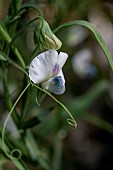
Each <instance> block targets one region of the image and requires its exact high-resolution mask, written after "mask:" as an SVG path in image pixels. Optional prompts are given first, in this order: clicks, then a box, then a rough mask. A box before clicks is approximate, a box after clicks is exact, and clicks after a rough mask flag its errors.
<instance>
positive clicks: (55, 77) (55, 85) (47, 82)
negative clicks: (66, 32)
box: [29, 50, 68, 94]
mask: <svg viewBox="0 0 113 170" xmlns="http://www.w3.org/2000/svg"><path fill="white" fill-rule="evenodd" d="M67 58H68V55H67V54H66V53H64V52H60V53H59V54H58V52H57V51H55V50H48V51H45V52H43V53H41V54H39V55H38V56H37V57H35V58H34V59H33V60H32V62H31V64H30V67H29V77H30V79H31V80H32V81H33V82H34V83H35V84H40V83H41V84H42V86H43V88H45V89H46V90H48V91H49V92H52V93H55V94H63V93H64V91H65V79H64V75H63V72H62V67H63V65H64V64H65V62H66V60H67Z"/></svg>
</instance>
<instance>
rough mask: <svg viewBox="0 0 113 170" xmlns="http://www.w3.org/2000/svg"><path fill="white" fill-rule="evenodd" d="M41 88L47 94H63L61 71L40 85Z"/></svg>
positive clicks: (63, 86) (63, 84)
mask: <svg viewBox="0 0 113 170" xmlns="http://www.w3.org/2000/svg"><path fill="white" fill-rule="evenodd" d="M42 86H43V87H44V88H45V89H46V90H48V91H49V92H52V93H55V94H63V93H64V92H65V79H64V75H63V73H62V70H61V71H60V73H59V74H58V75H57V76H56V77H54V78H51V79H49V80H48V81H47V82H44V83H42Z"/></svg>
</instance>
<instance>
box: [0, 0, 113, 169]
mask: <svg viewBox="0 0 113 170" xmlns="http://www.w3.org/2000/svg"><path fill="white" fill-rule="evenodd" d="M56 4H57V5H58V6H60V10H61V6H62V4H65V3H64V1H56ZM65 5H66V4H65ZM29 10H32V11H33V12H35V17H31V18H30V17H27V15H28V14H27V12H28V11H29ZM65 10H67V9H66V6H65V8H64V9H63V12H64V13H65ZM33 14H34V13H33ZM62 15H63V14H62ZM23 16H24V17H25V18H24V17H23ZM40 19H41V23H40V22H39V21H40ZM57 19H58V18H57ZM57 21H58V20H57ZM54 23H55V22H54ZM55 24H56V23H55ZM53 25H54V24H53ZM56 25H57V26H56V28H55V29H54V31H52V30H51V28H50V26H49V24H48V23H47V22H46V21H45V17H44V16H43V15H42V11H41V9H39V8H38V5H37V7H36V6H35V5H34V4H31V3H28V4H23V3H22V1H19V0H12V1H11V3H10V6H9V11H8V13H7V15H6V16H5V17H4V19H3V20H1V21H0V62H1V68H0V70H1V72H2V73H1V74H0V81H1V82H0V83H2V86H3V91H2V90H1V91H2V92H1V96H0V97H1V98H2V97H3V96H4V98H5V105H4V106H2V104H1V110H2V113H0V114H1V115H0V116H1V125H0V151H1V153H0V167H3V165H4V164H5V163H6V162H8V160H10V162H12V163H13V164H14V165H15V166H16V168H18V169H19V170H29V169H33V168H32V167H35V168H36V169H39V170H60V166H61V160H62V158H61V156H62V152H63V147H62V139H63V135H61V136H60V137H59V136H58V132H59V131H60V130H62V129H65V132H66V133H68V131H69V129H72V128H73V127H74V129H76V130H77V122H76V119H77V120H79V119H81V118H83V119H84V120H86V121H88V122H90V123H92V124H94V125H95V126H97V127H99V128H101V129H104V130H106V131H107V132H109V133H111V134H113V126H112V125H111V124H110V123H109V122H107V121H105V120H103V119H101V118H99V117H97V116H94V115H91V114H90V113H89V112H90V111H88V109H89V108H90V107H91V105H92V104H93V102H94V101H95V100H96V99H97V98H99V97H100V96H103V95H104V94H105V93H107V91H108V89H109V87H110V83H111V82H110V81H109V80H108V79H107V77H105V78H104V79H101V78H100V79H99V80H98V81H95V83H94V84H93V86H92V87H91V88H90V89H89V90H88V91H86V92H85V93H84V94H83V95H80V96H79V97H75V96H74V97H72V98H71V95H70V94H69V95H68V94H65V95H67V96H66V97H65V95H64V96H63V95H62V97H59V98H58V97H56V96H53V95H52V94H50V93H49V92H48V91H46V90H44V89H43V88H42V87H40V85H36V84H34V83H32V82H31V81H30V79H29V76H28V67H29V63H30V61H31V59H32V58H34V57H35V56H36V55H37V54H39V53H40V52H42V51H44V50H45V48H47V49H48V48H49V49H59V48H60V47H61V42H60V40H59V39H58V38H57V37H56V35H55V34H57V33H58V32H60V33H61V31H64V30H65V29H69V28H70V27H72V26H75V25H79V26H83V27H85V28H86V29H88V30H89V31H90V32H91V33H92V34H93V35H94V37H95V39H96V42H97V43H98V44H99V45H100V47H101V49H102V50H103V52H104V54H105V57H106V58H107V60H108V63H109V67H111V70H112V71H113V60H112V56H111V53H110V51H109V49H108V47H107V44H106V42H105V40H104V38H103V36H102V34H101V33H100V31H99V30H98V29H97V27H96V26H95V25H94V24H92V23H90V22H88V21H84V20H73V21H69V22H65V23H63V24H61V25H60V26H59V24H56ZM30 31H31V32H30ZM29 33H31V35H30V36H29V37H28V39H27V36H28V34H29ZM61 35H62V36H63V34H61ZM34 36H35V37H34ZM59 36H60V34H59ZM34 40H35V43H34ZM37 42H38V43H37ZM57 43H58V44H57ZM62 44H64V46H65V42H62ZM40 47H41V48H40ZM64 49H65V48H64ZM70 75H71V73H70ZM70 78H71V76H70ZM67 81H68V80H67ZM12 84H13V85H12ZM15 89H16V90H15ZM15 91H17V93H16V95H15ZM13 95H14V96H13ZM68 97H69V99H70V100H68ZM61 101H62V102H61ZM1 103H2V101H1ZM63 103H65V104H63ZM37 104H38V105H37ZM2 107H3V108H2ZM68 109H69V110H68ZM5 113H8V114H7V116H6V117H5V118H3V119H2V117H4V115H5ZM66 113H67V114H66ZM10 118H11V119H12V120H11V121H12V122H11V123H10V126H9V127H8V123H9V122H10ZM4 119H5V120H4ZM3 120H4V121H3ZM66 120H67V122H66ZM13 124H14V127H15V128H14V127H13ZM70 125H71V126H70ZM11 127H13V131H12V130H11ZM16 133H17V135H16ZM64 136H65V135H64ZM51 140H52V142H51ZM45 141H46V142H45ZM51 144H52V146H50V145H51ZM48 148H49V149H48Z"/></svg>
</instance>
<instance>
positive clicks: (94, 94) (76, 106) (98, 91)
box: [68, 80, 109, 118]
mask: <svg viewBox="0 0 113 170" xmlns="http://www.w3.org/2000/svg"><path fill="white" fill-rule="evenodd" d="M108 88H109V81H107V80H102V81H99V82H97V83H96V84H95V85H93V86H92V87H91V88H90V89H89V90H88V91H87V92H86V93H85V94H84V95H82V96H80V97H78V98H75V100H72V101H70V103H68V105H69V106H68V108H69V109H70V111H71V113H73V115H74V116H75V117H76V118H77V117H80V116H83V115H84V114H85V112H86V111H87V109H88V108H89V107H90V106H91V104H92V103H93V102H94V101H95V100H96V99H97V98H98V97H100V96H102V95H103V94H104V93H105V92H106V91H107V90H108ZM76 113H77V114H76Z"/></svg>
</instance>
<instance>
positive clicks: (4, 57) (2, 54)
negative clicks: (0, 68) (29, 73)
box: [0, 51, 7, 61]
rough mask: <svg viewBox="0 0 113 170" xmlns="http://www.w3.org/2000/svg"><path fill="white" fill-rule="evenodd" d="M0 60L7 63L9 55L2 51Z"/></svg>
mask: <svg viewBox="0 0 113 170" xmlns="http://www.w3.org/2000/svg"><path fill="white" fill-rule="evenodd" d="M0 60H2V61H7V55H6V54H5V53H4V52H2V51H0Z"/></svg>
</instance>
